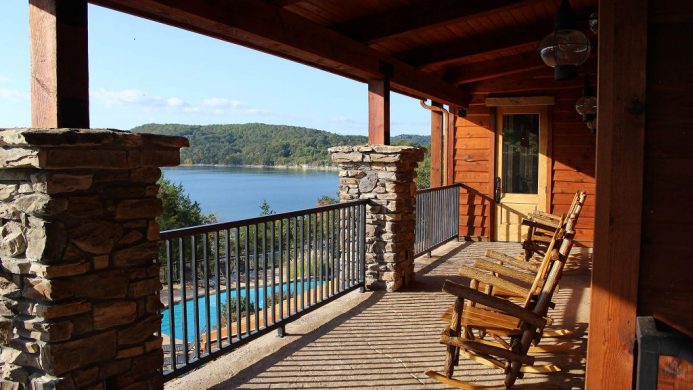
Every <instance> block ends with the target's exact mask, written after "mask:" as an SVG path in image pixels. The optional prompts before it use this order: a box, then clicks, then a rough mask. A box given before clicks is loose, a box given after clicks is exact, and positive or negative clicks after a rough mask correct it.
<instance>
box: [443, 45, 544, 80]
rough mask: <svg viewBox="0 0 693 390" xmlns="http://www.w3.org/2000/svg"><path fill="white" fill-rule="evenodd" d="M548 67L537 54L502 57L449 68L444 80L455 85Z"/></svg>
mask: <svg viewBox="0 0 693 390" xmlns="http://www.w3.org/2000/svg"><path fill="white" fill-rule="evenodd" d="M544 67H546V65H545V64H544V62H543V61H542V60H541V58H540V57H539V54H538V53H536V52H529V53H522V54H519V55H514V56H509V57H501V58H498V59H494V60H489V61H481V62H474V63H471V64H467V65H460V66H456V67H452V68H449V69H448V70H446V71H445V76H444V79H445V80H448V81H450V82H451V83H453V84H455V85H460V84H468V83H473V82H477V81H483V80H489V79H494V78H497V77H503V76H509V75H513V74H517V73H522V72H526V71H529V70H535V69H541V68H544Z"/></svg>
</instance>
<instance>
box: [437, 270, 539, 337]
mask: <svg viewBox="0 0 693 390" xmlns="http://www.w3.org/2000/svg"><path fill="white" fill-rule="evenodd" d="M443 291H445V292H446V293H448V294H452V295H454V296H456V297H458V298H462V299H467V300H470V301H472V302H476V303H479V304H482V305H484V306H488V307H490V308H493V309H496V310H498V311H501V312H503V313H505V314H507V315H509V316H512V317H515V318H518V319H520V320H522V321H526V322H528V323H530V324H532V325H534V326H537V327H544V326H546V318H544V317H542V316H540V315H538V314H536V313H534V312H533V311H531V310H527V309H525V308H523V307H522V306H519V305H516V304H514V303H512V302H510V301H508V300H506V299H503V298H498V297H494V296H491V295H487V294H484V293H482V292H480V291H476V290H474V289H472V288H469V287H465V286H462V285H461V284H457V283H454V282H451V281H449V280H446V281H445V283H444V284H443Z"/></svg>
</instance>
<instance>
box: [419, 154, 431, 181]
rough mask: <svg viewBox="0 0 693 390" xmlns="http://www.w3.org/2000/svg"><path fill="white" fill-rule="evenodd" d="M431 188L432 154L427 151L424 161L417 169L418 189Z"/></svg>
mask: <svg viewBox="0 0 693 390" xmlns="http://www.w3.org/2000/svg"><path fill="white" fill-rule="evenodd" d="M430 186H431V152H430V151H428V150H426V154H425V155H424V159H423V161H421V162H420V163H419V166H418V167H417V168H416V188H417V189H420V190H422V189H424V188H428V187H430Z"/></svg>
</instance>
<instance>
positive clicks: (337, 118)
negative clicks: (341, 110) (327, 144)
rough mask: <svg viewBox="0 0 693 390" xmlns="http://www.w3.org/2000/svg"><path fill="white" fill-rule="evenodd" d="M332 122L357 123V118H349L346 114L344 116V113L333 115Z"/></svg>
mask: <svg viewBox="0 0 693 390" xmlns="http://www.w3.org/2000/svg"><path fill="white" fill-rule="evenodd" d="M330 122H332V123H356V121H355V120H353V119H351V118H348V117H346V116H343V115H338V116H333V117H331V118H330Z"/></svg>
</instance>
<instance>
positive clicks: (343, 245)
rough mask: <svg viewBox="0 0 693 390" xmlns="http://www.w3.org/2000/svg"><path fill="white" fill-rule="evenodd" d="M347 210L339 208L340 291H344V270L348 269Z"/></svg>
mask: <svg viewBox="0 0 693 390" xmlns="http://www.w3.org/2000/svg"><path fill="white" fill-rule="evenodd" d="M345 213H346V212H345V211H344V209H343V208H340V209H339V246H340V247H339V275H338V278H337V279H338V282H339V291H340V292H341V291H344V271H345V269H346V242H345V241H344V239H345V238H346V235H345V232H344V230H345V226H346V225H345V220H346V218H345V215H346V214H345Z"/></svg>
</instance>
